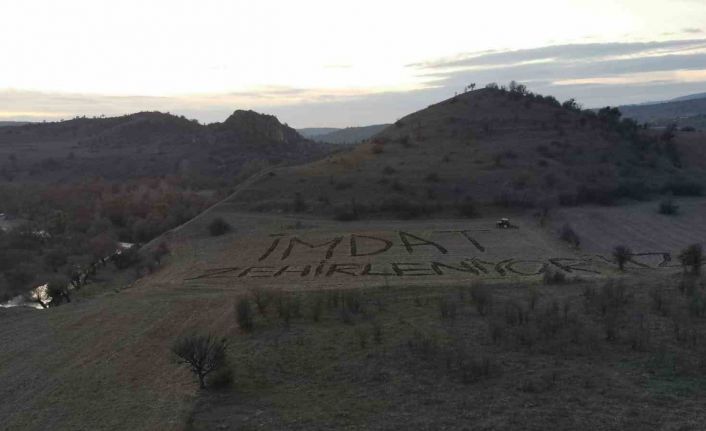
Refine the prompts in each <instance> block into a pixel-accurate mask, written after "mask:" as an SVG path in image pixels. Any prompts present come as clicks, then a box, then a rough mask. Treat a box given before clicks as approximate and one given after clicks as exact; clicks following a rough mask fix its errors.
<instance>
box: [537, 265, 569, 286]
mask: <svg viewBox="0 0 706 431" xmlns="http://www.w3.org/2000/svg"><path fill="white" fill-rule="evenodd" d="M542 281H543V282H544V284H562V283H565V282H566V274H564V272H563V271H560V270H558V269H554V268H550V267H548V266H545V267H544V272H543V274H542Z"/></svg>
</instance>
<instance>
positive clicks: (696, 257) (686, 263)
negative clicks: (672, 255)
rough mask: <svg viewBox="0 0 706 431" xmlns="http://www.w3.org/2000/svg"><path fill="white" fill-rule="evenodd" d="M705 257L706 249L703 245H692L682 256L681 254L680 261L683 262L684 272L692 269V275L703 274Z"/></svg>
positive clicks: (683, 251)
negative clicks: (702, 266)
mask: <svg viewBox="0 0 706 431" xmlns="http://www.w3.org/2000/svg"><path fill="white" fill-rule="evenodd" d="M703 256H704V249H703V247H702V246H701V244H692V245H690V246H689V247H687V248H685V249H684V250H682V252H681V254H679V260H680V261H681V264H682V266H683V267H684V270H686V269H687V268H689V267H690V268H691V273H692V274H694V275H697V274H699V273H700V272H701V265H702V264H703Z"/></svg>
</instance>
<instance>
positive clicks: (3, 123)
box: [0, 121, 29, 127]
mask: <svg viewBox="0 0 706 431" xmlns="http://www.w3.org/2000/svg"><path fill="white" fill-rule="evenodd" d="M23 124H29V122H27V121H0V127H10V126H21V125H23Z"/></svg>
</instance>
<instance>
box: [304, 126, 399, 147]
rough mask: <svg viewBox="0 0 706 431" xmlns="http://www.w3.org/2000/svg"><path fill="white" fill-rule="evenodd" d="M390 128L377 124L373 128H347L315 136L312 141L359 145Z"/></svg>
mask: <svg viewBox="0 0 706 431" xmlns="http://www.w3.org/2000/svg"><path fill="white" fill-rule="evenodd" d="M388 126H389V124H375V125H372V126H362V127H346V128H345V129H337V130H332V131H329V132H327V133H321V134H317V135H314V136H312V137H311V139H313V140H314V141H316V142H328V143H329V144H357V143H359V142H362V141H365V140H366V139H370V138H371V137H373V136H375V135H376V134H378V133H380V132H381V131H382V130H384V129H385V128H387V127H388Z"/></svg>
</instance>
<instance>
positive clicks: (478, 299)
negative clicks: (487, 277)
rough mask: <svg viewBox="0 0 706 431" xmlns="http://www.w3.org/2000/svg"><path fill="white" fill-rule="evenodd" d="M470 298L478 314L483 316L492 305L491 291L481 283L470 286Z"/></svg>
mask: <svg viewBox="0 0 706 431" xmlns="http://www.w3.org/2000/svg"><path fill="white" fill-rule="evenodd" d="M471 299H472V300H473V304H474V305H475V307H476V310H477V311H478V314H480V315H481V316H485V315H486V314H488V312H489V311H490V310H491V309H492V307H493V292H492V291H491V290H490V289H488V288H487V287H486V286H483V285H475V286H473V287H471Z"/></svg>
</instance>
